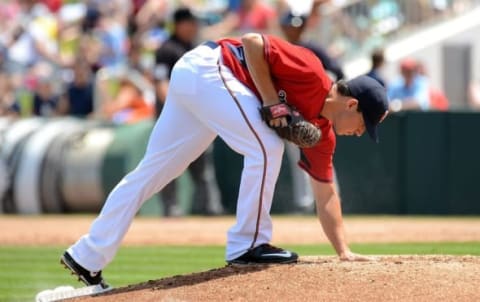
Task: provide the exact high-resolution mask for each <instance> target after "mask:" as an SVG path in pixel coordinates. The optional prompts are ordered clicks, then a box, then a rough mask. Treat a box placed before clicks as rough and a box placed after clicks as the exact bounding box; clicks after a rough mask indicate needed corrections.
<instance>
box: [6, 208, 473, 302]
mask: <svg viewBox="0 0 480 302" xmlns="http://www.w3.org/2000/svg"><path fill="white" fill-rule="evenodd" d="M92 219H93V217H91V216H88V217H81V216H49V217H45V216H41V217H15V216H2V217H1V219H0V229H8V230H9V232H0V245H18V244H21V245H29V244H31V245H52V244H55V245H59V244H65V245H66V244H71V243H73V242H74V241H76V240H77V239H78V238H79V237H80V236H81V235H82V234H84V233H85V232H87V231H88V228H89V225H90V223H91V222H92ZM233 223H234V219H233V218H232V217H215V218H178V219H153V218H147V219H146V218H137V219H135V221H134V223H133V225H132V227H131V229H130V231H129V232H128V234H127V236H126V238H125V240H124V243H123V244H124V245H148V244H157V245H158V244H163V245H184V244H188V245H205V244H215V245H219V244H220V245H221V244H225V233H226V231H227V230H228V228H229V227H230V226H231V225H232V224H233ZM345 225H346V231H347V235H348V238H349V241H350V242H436V241H457V242H462V241H480V219H475V218H471V219H464V218H461V219H456V218H447V219H434V218H427V219H419V218H413V219H412V218H397V217H374V218H367V219H365V218H346V219H345ZM324 242H327V240H326V238H325V236H324V235H323V232H322V231H321V228H320V224H319V223H318V221H317V220H316V219H315V218H314V217H293V218H292V217H289V218H286V217H275V218H274V240H273V243H274V244H276V243H281V244H286V243H288V244H306V243H324ZM73 301H106V302H109V301H114V302H121V301H128V302H132V301H135V302H137V301H138V302H144V301H194V302H197V301H199V302H201V301H328V302H332V301H335V302H336V301H369V302H370V301H372V302H373V301H382V302H383V301H412V302H431V301H434V302H439V301H445V302H446V301H448V302H450V301H455V302H464V301H465V302H466V301H468V302H475V301H480V257H473V256H461V257H454V256H379V259H378V261H375V262H357V263H346V262H340V261H339V260H338V258H337V257H302V258H301V259H300V261H299V263H298V264H291V265H271V266H266V265H257V266H247V267H233V266H228V267H223V268H218V269H214V270H210V271H206V272H201V273H194V274H189V275H183V276H174V277H170V278H164V279H160V280H152V281H148V282H145V283H141V284H136V285H130V286H128V287H124V288H118V289H114V290H113V291H111V292H109V293H107V294H104V295H102V296H97V297H86V298H77V299H74V300H73Z"/></svg>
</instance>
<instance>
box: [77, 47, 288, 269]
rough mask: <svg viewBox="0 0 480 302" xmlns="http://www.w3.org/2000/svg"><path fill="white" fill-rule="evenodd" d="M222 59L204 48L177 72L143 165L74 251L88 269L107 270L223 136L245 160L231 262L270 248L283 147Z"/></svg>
mask: <svg viewBox="0 0 480 302" xmlns="http://www.w3.org/2000/svg"><path fill="white" fill-rule="evenodd" d="M219 57H220V48H219V47H216V48H214V49H213V48H212V47H208V46H205V45H200V46H198V47H197V48H195V49H193V50H192V51H190V52H188V53H186V54H185V55H184V56H183V58H182V59H180V60H179V61H178V62H177V64H176V65H175V67H174V69H173V72H172V77H171V81H170V87H169V92H168V96H167V100H166V105H165V108H164V109H163V112H162V114H161V116H160V118H159V119H158V121H157V123H156V125H155V127H154V129H153V131H152V133H151V136H150V139H149V142H148V146H147V150H146V153H145V156H144V158H143V159H142V160H141V162H140V163H139V164H138V166H137V167H136V168H135V169H134V170H133V171H131V172H130V173H129V174H127V175H126V176H125V177H124V178H123V179H122V180H121V181H120V182H119V184H118V185H117V186H116V187H115V188H114V189H113V190H112V192H111V193H110V195H109V196H108V198H107V200H106V202H105V205H104V206H103V209H102V211H101V212H100V215H99V216H98V217H97V218H96V219H95V221H94V222H93V224H92V226H91V229H90V231H89V233H88V234H86V235H84V236H83V237H81V238H80V239H79V241H77V242H76V243H75V244H74V245H73V246H71V247H70V248H69V249H68V252H69V253H70V255H71V256H72V257H73V258H74V259H75V261H77V262H78V263H79V264H80V265H82V266H83V267H85V268H86V269H88V270H90V271H98V270H101V269H103V268H104V267H105V266H106V265H107V264H108V263H109V262H110V261H111V260H112V259H113V257H114V256H115V254H116V252H117V250H118V248H119V246H120V243H121V241H122V239H123V237H124V236H125V234H126V232H127V230H128V228H129V226H130V224H131V222H132V220H133V218H134V216H135V215H136V213H137V211H138V210H139V209H140V207H141V206H142V204H143V203H144V202H145V200H147V199H148V198H150V197H151V196H152V195H153V194H155V193H156V192H158V191H159V190H161V189H162V188H163V187H164V186H165V185H166V184H168V183H169V182H170V181H171V180H172V179H174V178H176V177H178V176H180V175H181V174H182V172H183V171H184V170H185V169H186V168H187V167H188V165H189V164H190V163H191V162H192V161H193V160H195V159H196V158H197V157H198V156H199V155H200V154H201V153H202V152H203V151H204V150H205V149H206V148H207V147H208V146H209V145H210V144H211V143H212V141H213V140H214V139H215V137H216V136H217V135H219V136H220V137H221V138H222V139H223V140H224V141H225V142H226V143H227V144H228V146H229V147H230V148H232V149H233V150H234V151H236V152H238V153H240V154H242V155H243V156H244V167H243V172H242V177H241V184H240V190H239V196H238V202H237V213H236V219H237V220H236V224H235V225H234V226H233V227H231V228H230V230H229V231H228V236H227V237H228V238H227V247H226V260H232V259H235V258H237V257H238V256H240V255H242V254H243V253H245V252H246V251H247V250H248V249H249V248H252V247H255V246H258V245H260V244H262V243H268V242H270V240H271V237H272V222H271V217H270V208H271V204H272V198H273V193H274V187H275V183H276V181H277V178H278V175H279V171H280V166H281V161H282V155H283V149H284V145H283V141H282V140H281V139H280V138H279V137H278V136H277V135H276V134H275V132H274V131H273V130H271V129H270V128H268V127H267V125H266V123H265V122H264V121H263V120H262V119H261V117H260V114H259V108H260V106H261V104H260V102H259V100H258V98H257V97H256V96H255V95H254V94H253V93H252V92H251V90H249V89H248V88H247V87H246V86H244V85H243V84H241V83H240V82H239V81H238V80H237V79H236V78H235V77H234V76H233V74H232V73H231V71H230V70H229V69H228V68H227V67H226V66H224V65H222V64H220V65H219V64H218V63H217V62H218V61H219ZM159 231H161V230H159ZM199 231H200V232H201V226H199Z"/></svg>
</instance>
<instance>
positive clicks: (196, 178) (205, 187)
mask: <svg viewBox="0 0 480 302" xmlns="http://www.w3.org/2000/svg"><path fill="white" fill-rule="evenodd" d="M173 22H174V29H173V33H172V35H171V37H170V38H169V39H168V40H167V41H165V42H164V43H163V44H162V46H161V47H160V48H159V49H158V51H157V52H156V68H155V78H156V92H157V111H156V113H157V116H158V115H160V118H161V110H162V107H163V104H164V103H165V101H166V95H167V89H168V85H169V79H170V73H171V71H172V69H173V66H174V65H175V63H176V62H177V60H178V59H180V57H181V56H182V55H183V54H184V53H185V52H187V51H189V50H191V49H193V47H194V46H195V45H194V43H195V39H196V37H197V34H198V30H199V23H198V20H197V18H196V17H195V16H194V15H193V14H192V12H191V11H190V10H189V9H188V8H179V9H177V10H176V11H175V12H174V14H173ZM212 161H213V160H212V154H211V150H210V149H208V150H207V151H205V152H204V153H203V154H202V155H200V157H198V158H197V159H196V160H195V161H193V162H192V163H191V164H190V166H189V167H188V171H189V173H190V175H191V177H192V179H193V182H194V184H195V192H194V194H193V196H194V199H193V202H192V213H193V214H203V215H205V214H208V215H213V214H219V213H221V211H222V210H221V206H220V201H219V197H218V193H216V192H218V189H217V187H216V181H215V179H214V173H213V168H212ZM160 196H161V199H162V201H163V209H164V211H163V212H164V215H165V216H178V215H180V214H181V211H180V208H179V206H178V197H177V187H176V180H173V181H172V182H170V183H169V184H168V185H167V186H166V187H165V188H163V190H162V191H161V192H160Z"/></svg>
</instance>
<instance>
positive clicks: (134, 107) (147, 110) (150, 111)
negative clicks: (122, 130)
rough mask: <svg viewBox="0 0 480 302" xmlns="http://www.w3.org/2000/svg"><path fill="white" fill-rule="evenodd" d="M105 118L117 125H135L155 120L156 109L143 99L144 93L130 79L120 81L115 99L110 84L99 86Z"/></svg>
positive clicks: (104, 82) (103, 83)
mask: <svg viewBox="0 0 480 302" xmlns="http://www.w3.org/2000/svg"><path fill="white" fill-rule="evenodd" d="M99 89H100V94H101V98H102V114H103V117H104V118H106V119H107V120H109V121H112V122H114V123H115V124H134V123H137V122H140V121H142V120H146V119H150V118H153V116H154V108H153V106H151V105H150V104H148V102H147V101H146V100H145V98H144V97H143V94H142V91H141V90H140V89H139V88H138V87H137V86H136V85H135V83H133V82H132V81H131V80H130V79H129V78H128V77H125V78H123V79H121V80H120V87H119V89H118V93H117V94H116V96H115V97H112V96H111V94H110V92H109V87H108V82H107V81H103V82H101V83H100V84H99Z"/></svg>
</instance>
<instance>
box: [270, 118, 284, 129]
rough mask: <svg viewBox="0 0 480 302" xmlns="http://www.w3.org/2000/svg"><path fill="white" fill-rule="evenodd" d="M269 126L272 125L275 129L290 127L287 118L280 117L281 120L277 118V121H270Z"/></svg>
mask: <svg viewBox="0 0 480 302" xmlns="http://www.w3.org/2000/svg"><path fill="white" fill-rule="evenodd" d="M269 124H270V127H273V128H281V127H287V126H288V122H287V118H285V117H279V118H276V119H272V120H270V121H269Z"/></svg>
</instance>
